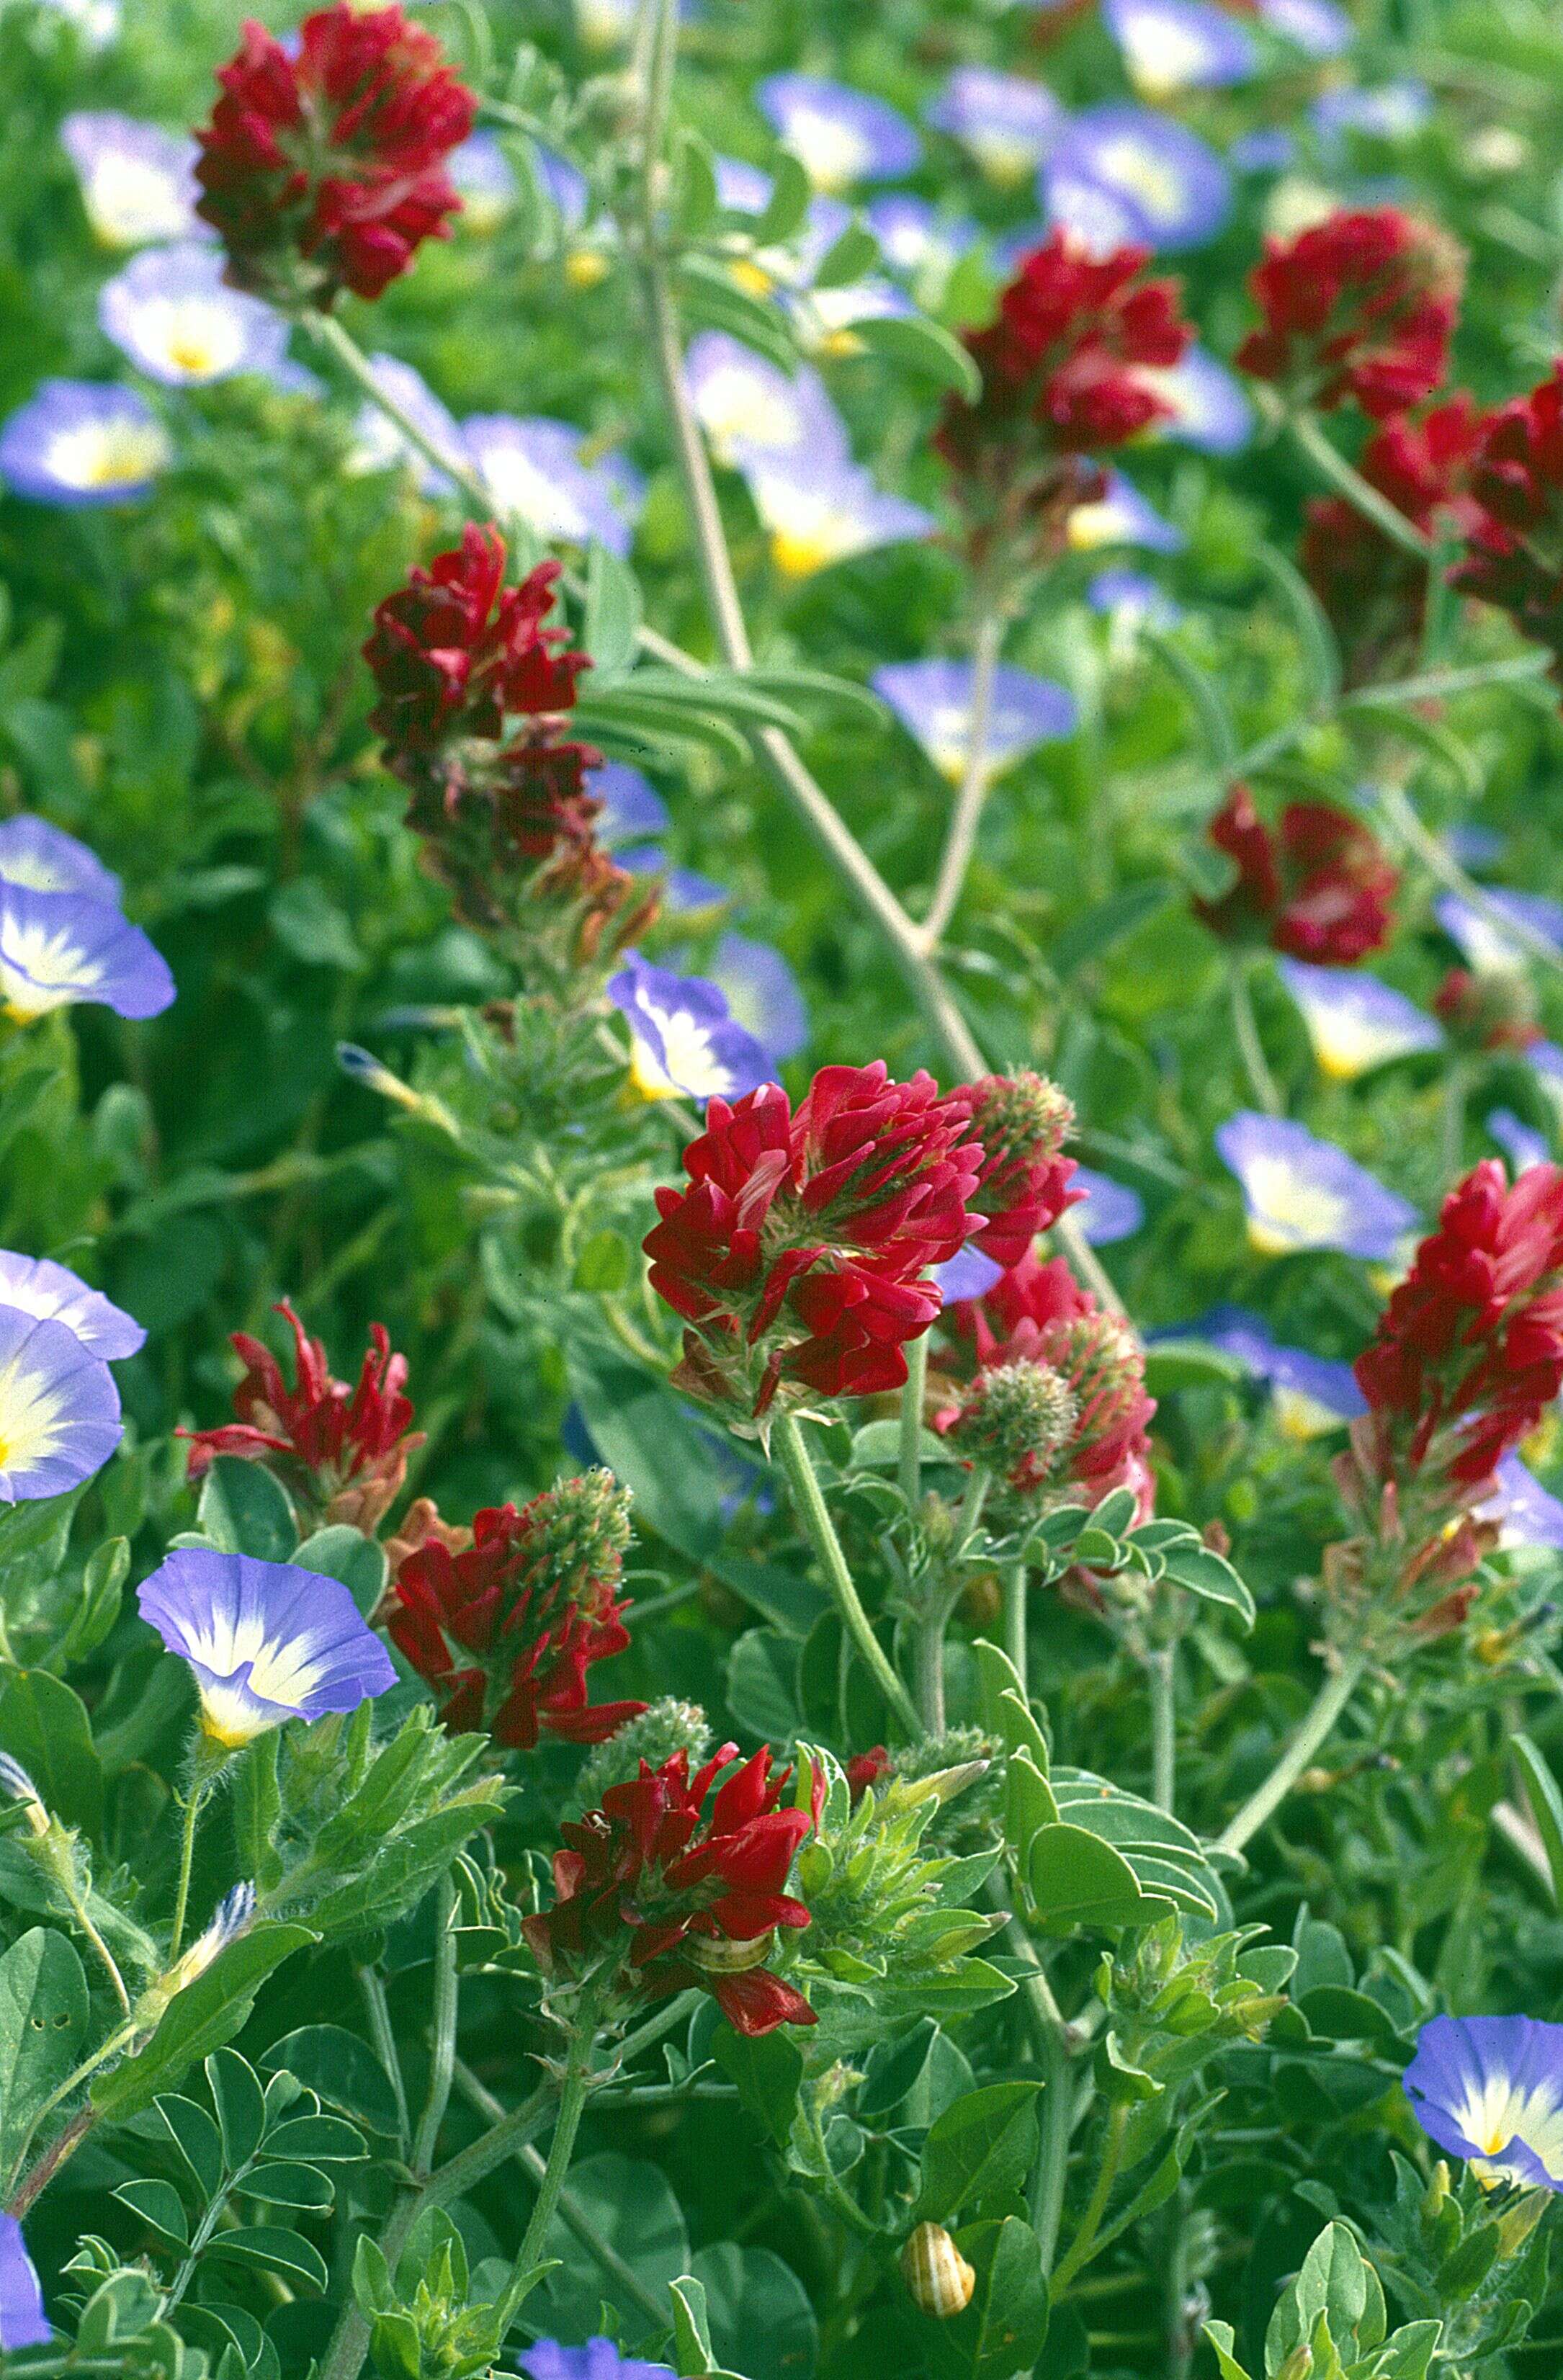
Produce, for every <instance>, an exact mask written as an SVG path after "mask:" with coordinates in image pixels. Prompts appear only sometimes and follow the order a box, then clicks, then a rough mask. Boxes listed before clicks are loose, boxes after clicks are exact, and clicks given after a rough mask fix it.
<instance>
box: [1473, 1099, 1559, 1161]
mask: <svg viewBox="0 0 1563 2380" xmlns="http://www.w3.org/2000/svg"><path fill="white" fill-rule="evenodd" d="M1486 1124H1487V1131H1488V1133H1489V1134H1490V1135H1491V1136H1492V1138H1493V1139H1494V1140H1496V1143H1497V1145H1498V1147H1500V1148H1501V1149H1502V1151H1503V1153H1504V1155H1505V1156H1506V1157H1507V1158H1508V1162H1509V1165H1510V1167H1511V1168H1512V1169H1513V1171H1514V1172H1516V1173H1523V1172H1524V1171H1525V1169H1526V1167H1527V1166H1531V1165H1550V1164H1551V1162H1552V1149H1551V1146H1550V1144H1549V1143H1548V1141H1547V1137H1546V1135H1545V1133H1541V1132H1537V1131H1536V1130H1535V1128H1534V1126H1533V1125H1532V1124H1528V1123H1521V1120H1520V1118H1519V1117H1518V1116H1517V1115H1516V1114H1515V1113H1514V1111H1513V1110H1512V1109H1511V1108H1494V1110H1493V1111H1492V1113H1491V1114H1490V1115H1489V1116H1488V1118H1487V1120H1486Z"/></svg>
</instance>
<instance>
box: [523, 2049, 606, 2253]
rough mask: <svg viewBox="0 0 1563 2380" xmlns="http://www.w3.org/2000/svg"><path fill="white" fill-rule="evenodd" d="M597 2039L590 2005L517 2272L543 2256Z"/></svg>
mask: <svg viewBox="0 0 1563 2380" xmlns="http://www.w3.org/2000/svg"><path fill="white" fill-rule="evenodd" d="M596 2040H597V2029H596V2021H595V2017H594V2016H593V2015H592V2013H591V2011H590V2008H589V2004H588V2007H587V2008H585V2009H583V2010H582V2016H581V2021H580V2022H579V2023H578V2024H577V2026H576V2032H575V2034H573V2035H572V2037H571V2042H570V2054H569V2058H568V2059H567V2061H566V2063H565V2068H564V2081H563V2086H562V2088H561V2090H560V2094H559V2114H558V2118H557V2119H556V2121H555V2123H554V2127H553V2138H552V2140H551V2141H550V2143H549V2144H548V2162H547V2164H546V2165H545V2166H544V2167H543V2171H542V2179H541V2180H540V2181H539V2184H538V2195H537V2203H536V2204H535V2205H534V2206H533V2208H532V2217H531V2221H530V2222H529V2223H528V2224H527V2229H526V2232H525V2235H524V2237H523V2239H522V2241H521V2247H520V2251H519V2253H518V2254H517V2256H516V2259H515V2266H516V2270H517V2271H518V2272H526V2271H527V2270H528V2269H529V2267H530V2266H532V2265H535V2264H536V2263H537V2262H538V2259H539V2257H540V2256H541V2254H542V2253H543V2245H544V2242H545V2241H546V2240H547V2238H548V2229H549V2225H550V2224H551V2222H552V2220H553V2217H554V2215H555V2212H556V2211H557V2209H558V2205H559V2195H560V2192H561V2191H562V2190H563V2187H564V2178H565V2176H566V2174H567V2173H568V2172H569V2170H570V2159H571V2157H572V2156H573V2155H575V2151H576V2133H577V2132H578V2131H580V2129H581V2117H582V2116H583V2114H584V2113H585V2111H586V2103H587V2094H588V2091H589V2089H590V2088H591V2058H592V2051H593V2048H594V2047H595V2045H596Z"/></svg>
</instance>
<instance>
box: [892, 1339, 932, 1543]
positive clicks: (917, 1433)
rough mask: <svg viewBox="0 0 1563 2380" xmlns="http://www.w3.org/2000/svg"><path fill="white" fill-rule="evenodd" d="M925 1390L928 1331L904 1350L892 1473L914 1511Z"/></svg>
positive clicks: (920, 1463)
mask: <svg viewBox="0 0 1563 2380" xmlns="http://www.w3.org/2000/svg"><path fill="white" fill-rule="evenodd" d="M927 1390H928V1334H927V1331H926V1330H925V1331H924V1332H923V1334H922V1336H921V1338H918V1339H914V1340H913V1341H912V1342H911V1343H910V1344H909V1346H908V1347H907V1350H906V1386H905V1387H904V1388H903V1390H902V1391H901V1449H900V1455H899V1460H898V1462H897V1464H896V1476H897V1478H898V1479H899V1480H900V1483H901V1492H902V1494H903V1496H904V1497H905V1499H906V1509H907V1511H908V1512H915V1511H916V1509H917V1500H918V1498H919V1496H920V1495H921V1493H922V1481H923V1407H924V1405H925V1404H926V1403H927Z"/></svg>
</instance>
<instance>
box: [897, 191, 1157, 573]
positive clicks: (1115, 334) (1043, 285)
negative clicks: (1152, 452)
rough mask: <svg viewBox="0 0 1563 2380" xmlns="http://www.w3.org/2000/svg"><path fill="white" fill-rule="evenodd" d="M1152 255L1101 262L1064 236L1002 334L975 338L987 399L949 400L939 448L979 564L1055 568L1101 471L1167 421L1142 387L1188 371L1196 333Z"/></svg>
mask: <svg viewBox="0 0 1563 2380" xmlns="http://www.w3.org/2000/svg"><path fill="white" fill-rule="evenodd" d="M1149 253H1150V251H1149V250H1148V249H1144V248H1121V249H1116V250H1115V251H1114V252H1113V253H1112V254H1111V255H1110V256H1093V255H1092V254H1091V253H1090V251H1089V250H1088V249H1085V248H1084V247H1082V246H1081V245H1080V244H1079V243H1078V242H1077V241H1076V240H1075V239H1074V238H1073V237H1072V234H1070V233H1069V232H1067V231H1065V230H1062V229H1058V230H1054V231H1051V232H1049V233H1048V237H1047V238H1046V239H1045V240H1044V241H1043V242H1042V244H1041V246H1040V247H1039V248H1036V249H1033V250H1032V251H1031V253H1030V254H1029V255H1028V256H1026V257H1024V258H1023V260H1022V261H1021V264H1020V266H1019V269H1018V271H1017V272H1016V274H1015V277H1014V279H1013V280H1012V282H1011V283H1010V285H1009V287H1008V288H1007V289H1006V290H1005V291H1004V293H1003V296H1002V297H1000V302H999V316H998V320H997V321H996V322H993V323H992V324H990V325H989V326H988V327H987V329H985V330H981V331H975V332H972V333H970V334H968V335H967V339H966V345H967V346H968V348H969V349H970V351H971V354H972V357H973V358H974V360H975V363H976V365H977V367H978V370H980V371H981V374H982V392H981V395H979V396H978V397H976V398H975V400H972V399H968V398H966V397H963V396H951V398H950V399H949V400H948V402H947V403H946V406H945V408H944V414H943V418H942V419H941V420H940V423H939V431H938V435H937V437H936V440H935V443H936V445H937V446H938V449H939V453H940V454H941V455H943V457H944V459H945V461H946V462H947V463H948V464H949V465H950V467H951V470H952V472H953V473H954V474H955V479H956V488H957V493H958V495H959V497H960V500H961V504H962V506H963V511H964V512H965V513H966V515H967V516H968V522H969V527H970V530H971V535H972V540H973V551H974V554H975V555H976V557H977V558H979V559H982V560H987V559H988V558H990V557H991V556H992V555H993V554H994V553H996V552H1003V553H1012V552H1013V553H1014V554H1016V555H1019V554H1021V553H1024V552H1026V551H1029V553H1031V555H1032V557H1033V558H1035V559H1046V558H1048V555H1049V554H1050V553H1052V552H1053V551H1054V550H1055V549H1056V547H1057V545H1058V544H1059V542H1060V540H1061V537H1062V534H1063V527H1064V523H1065V522H1066V520H1067V518H1068V516H1069V514H1070V512H1071V511H1072V509H1073V508H1074V506H1075V505H1077V504H1086V503H1090V502H1092V501H1093V500H1094V499H1095V498H1096V497H1097V496H1098V495H1099V494H1100V493H1101V491H1102V486H1103V479H1102V474H1101V472H1100V470H1099V469H1098V468H1096V467H1095V466H1094V465H1093V464H1092V462H1091V461H1090V460H1089V459H1088V458H1089V457H1091V456H1092V455H1098V454H1103V453H1107V452H1109V451H1110V450H1111V449H1113V448H1115V447H1118V446H1121V445H1123V444H1124V443H1126V441H1128V440H1129V439H1131V438H1133V437H1137V436H1138V435H1139V433H1140V432H1141V431H1143V430H1145V429H1147V428H1148V427H1149V425H1150V424H1151V423H1152V422H1153V421H1155V420H1157V419H1159V418H1160V417H1161V416H1162V415H1163V414H1164V413H1165V412H1166V410H1167V407H1166V406H1165V405H1164V404H1163V402H1162V400H1161V399H1160V397H1158V396H1157V395H1156V394H1155V393H1154V390H1153V388H1152V386H1151V385H1150V384H1149V383H1147V382H1146V381H1145V379H1143V378H1142V377H1141V373H1142V372H1143V370H1145V369H1146V368H1147V367H1148V368H1154V369H1165V368H1166V367H1167V366H1169V365H1170V364H1175V363H1177V362H1178V361H1179V359H1180V358H1181V356H1182V354H1183V351H1184V349H1185V348H1186V347H1187V346H1188V344H1189V342H1190V340H1191V339H1192V338H1193V328H1192V326H1191V325H1190V324H1189V323H1188V322H1185V321H1184V320H1183V318H1182V316H1181V313H1180V312H1179V310H1178V298H1179V288H1178V284H1177V283H1176V282H1173V281H1144V280H1142V279H1141V278H1140V274H1141V272H1142V269H1143V267H1144V266H1145V262H1146V261H1147V259H1148V257H1149Z"/></svg>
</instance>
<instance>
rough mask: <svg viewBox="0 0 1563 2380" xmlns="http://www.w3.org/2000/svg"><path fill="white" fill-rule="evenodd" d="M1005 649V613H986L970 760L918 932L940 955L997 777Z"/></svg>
mask: <svg viewBox="0 0 1563 2380" xmlns="http://www.w3.org/2000/svg"><path fill="white" fill-rule="evenodd" d="M1003 644H1004V619H1003V614H1002V613H1000V612H999V611H997V610H985V611H984V612H983V613H982V614H981V616H980V617H979V619H978V621H977V625H976V636H975V641H974V643H973V646H972V699H971V710H970V712H969V715H968V717H967V721H966V751H965V761H964V765H963V769H962V771H961V782H960V784H959V785H958V787H957V788H956V793H955V802H954V807H953V808H952V809H951V813H950V829H949V832H948V833H947V834H946V836H945V841H944V850H943V852H942V854H941V855H940V857H939V873H938V876H937V877H936V878H935V880H934V891H933V899H932V900H931V901H930V902H929V904H928V909H927V916H926V917H924V919H923V922H922V926H921V928H920V929H919V931H918V939H919V941H921V943H922V946H923V948H924V950H926V951H937V950H938V948H939V944H940V942H941V941H943V940H944V937H945V934H946V933H947V932H948V930H949V927H950V920H951V917H953V916H954V915H955V910H956V907H957V905H958V904H959V902H960V898H961V890H962V887H963V884H964V883H965V880H966V870H967V869H968V868H970V866H971V864H972V854H973V853H974V852H975V849H976V839H977V829H978V827H979V826H980V825H981V823H982V813H983V806H984V804H985V803H986V802H987V789H988V786H989V784H990V783H992V778H993V771H992V767H991V764H990V762H989V759H988V745H989V742H990V740H991V730H992V725H993V687H994V681H995V680H996V678H997V676H998V674H999V656H1000V652H1001V651H1002V650H1003Z"/></svg>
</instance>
